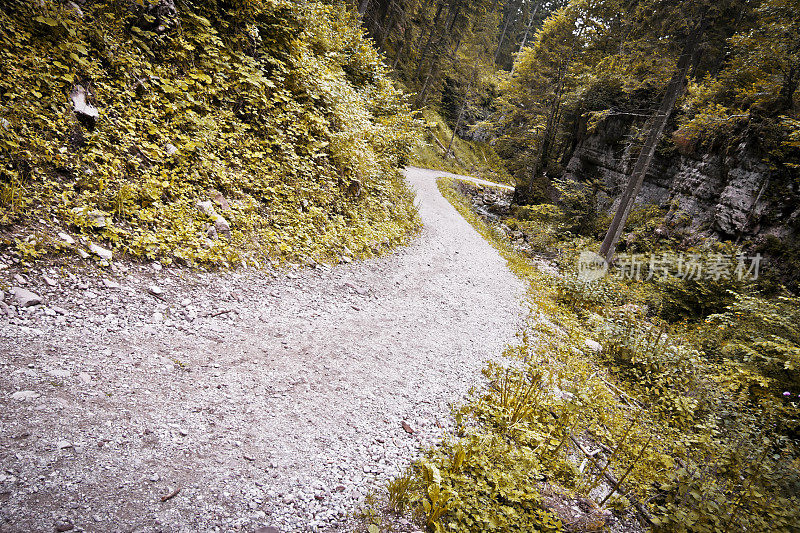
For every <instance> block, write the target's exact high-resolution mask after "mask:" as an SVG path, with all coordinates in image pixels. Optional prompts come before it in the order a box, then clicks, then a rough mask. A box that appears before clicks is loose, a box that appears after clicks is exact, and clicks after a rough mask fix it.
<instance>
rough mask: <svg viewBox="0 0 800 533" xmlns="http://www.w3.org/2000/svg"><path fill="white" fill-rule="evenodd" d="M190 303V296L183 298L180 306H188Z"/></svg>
mask: <svg viewBox="0 0 800 533" xmlns="http://www.w3.org/2000/svg"><path fill="white" fill-rule="evenodd" d="M191 304H192V299H191V298H184V299H183V300H181V307H189V306H190V305H191Z"/></svg>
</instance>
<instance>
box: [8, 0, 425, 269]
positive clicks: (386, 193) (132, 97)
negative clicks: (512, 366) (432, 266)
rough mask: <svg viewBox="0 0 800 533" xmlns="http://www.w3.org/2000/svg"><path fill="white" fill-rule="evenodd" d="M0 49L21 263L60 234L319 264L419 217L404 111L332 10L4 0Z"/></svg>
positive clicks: (200, 254)
mask: <svg viewBox="0 0 800 533" xmlns="http://www.w3.org/2000/svg"><path fill="white" fill-rule="evenodd" d="M39 4H41V5H39ZM176 5H177V8H176V7H175V6H176ZM0 43H2V46H0V72H2V76H0V92H2V95H3V96H2V98H3V100H2V102H3V106H2V110H1V111H0V117H1V118H2V127H0V155H1V156H2V159H3V162H4V164H3V168H2V169H0V239H2V240H1V241H0V242H2V245H3V246H4V247H12V248H14V249H15V250H16V253H17V254H18V255H20V256H22V257H23V258H25V259H29V258H30V257H32V256H33V257H35V256H39V255H42V254H46V253H49V252H51V251H54V250H58V249H70V248H72V246H71V245H69V244H67V243H65V242H64V241H63V240H62V239H61V238H59V237H57V236H56V234H57V233H58V232H62V231H65V232H67V233H72V234H73V235H82V236H83V237H84V238H85V239H84V240H79V241H78V243H77V246H78V247H80V248H83V247H85V246H86V244H87V243H88V242H94V243H107V244H106V246H108V247H111V248H113V249H114V250H115V251H118V252H122V253H125V254H129V255H131V256H139V257H149V258H160V259H161V260H163V261H166V262H170V261H183V262H186V263H188V264H195V263H202V262H216V263H220V264H234V263H246V264H250V263H263V262H264V261H265V260H278V259H281V258H289V259H292V260H301V261H302V260H311V259H312V258H316V259H325V258H326V257H331V256H336V255H338V254H341V253H344V252H343V250H347V249H349V250H350V251H349V252H347V253H348V254H350V253H355V254H365V253H366V254H371V253H374V252H378V251H379V249H380V248H381V247H382V246H385V245H389V244H391V243H397V242H399V241H401V240H402V239H404V238H405V236H406V235H407V234H408V232H409V230H411V229H413V228H414V227H415V226H416V224H417V219H416V213H415V210H414V208H413V205H412V199H411V195H410V193H409V192H408V191H407V190H406V188H405V185H404V184H403V183H402V181H401V179H400V177H399V173H398V171H397V167H398V166H399V165H402V163H403V161H404V159H405V158H406V157H407V154H408V152H409V149H410V144H411V142H412V141H413V139H414V135H415V127H416V126H415V124H414V121H413V119H412V118H411V115H410V110H409V109H410V108H409V104H408V103H407V102H406V101H405V99H404V97H403V96H402V94H401V92H400V90H399V89H397V88H396V87H395V85H394V84H393V82H391V81H390V80H389V78H388V76H387V68H386V67H385V66H384V65H383V64H382V62H381V58H380V56H379V54H378V53H377V52H376V50H375V49H374V47H373V46H372V45H371V44H370V42H369V41H368V40H366V39H365V38H364V36H363V35H362V30H361V29H360V27H359V24H358V20H357V18H356V17H355V15H354V14H353V13H351V12H349V11H348V10H347V9H346V8H344V7H343V6H330V5H324V4H320V3H303V4H295V3H292V2H288V1H283V0H274V1H263V2H262V1H248V2H180V3H176V4H175V5H173V3H172V2H171V1H168V0H162V1H159V2H155V1H149V0H148V1H146V2H141V1H140V2H134V1H132V0H131V1H128V0H109V1H105V2H91V3H87V4H86V5H84V6H83V7H81V8H78V7H75V5H74V4H71V3H69V4H65V3H62V2H54V1H51V2H45V3H36V2H33V3H31V2H22V1H14V2H6V3H4V4H3V7H2V9H1V10H0ZM75 94H78V97H79V98H82V99H83V100H85V102H81V103H86V104H88V105H89V107H90V112H89V114H88V115H87V114H80V113H77V112H74V111H73V102H72V100H74V95H75ZM92 107H93V108H95V109H96V110H97V111H96V114H97V115H98V116H97V117H96V119H93V118H92V117H91V116H90V115H91V108H92ZM207 200H211V201H213V202H214V205H213V206H212V209H211V210H209V209H206V210H205V211H206V212H201V211H200V210H198V208H197V206H196V204H197V203H198V202H201V201H207ZM220 216H222V217H224V218H225V221H226V222H227V223H228V224H229V226H230V236H229V239H226V238H225V237H226V236H227V235H223V234H224V233H227V231H225V230H226V228H225V225H224V224H222V226H221V227H219V225H217V226H218V229H221V230H223V231H221V232H220V235H218V237H217V238H214V230H211V229H210V228H209V226H210V225H211V223H213V222H215V221H217V220H218V217H220Z"/></svg>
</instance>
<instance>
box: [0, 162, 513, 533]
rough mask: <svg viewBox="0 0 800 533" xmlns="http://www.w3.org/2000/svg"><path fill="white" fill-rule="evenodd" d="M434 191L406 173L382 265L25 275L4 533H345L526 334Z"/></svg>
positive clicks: (4, 372)
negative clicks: (417, 230) (411, 218)
mask: <svg viewBox="0 0 800 533" xmlns="http://www.w3.org/2000/svg"><path fill="white" fill-rule="evenodd" d="M441 175H446V173H443V172H438V171H437V172H434V171H428V170H422V169H416V168H409V169H407V171H406V177H407V179H408V180H409V181H410V182H411V184H412V185H413V186H414V187H415V188H416V189H417V192H418V201H419V206H420V211H421V215H422V219H423V222H424V224H425V229H424V230H423V232H422V234H421V236H420V237H419V238H417V239H416V240H415V241H414V242H413V243H412V244H411V245H409V246H407V247H405V248H403V249H401V250H398V251H397V252H395V253H394V254H390V255H387V256H384V257H381V258H377V259H372V260H368V261H364V262H359V263H352V264H343V265H339V266H336V267H333V268H326V267H318V268H316V269H299V270H295V271H291V272H289V273H286V272H284V273H282V274H275V273H264V272H263V271H262V272H235V273H229V274H224V275H219V274H199V273H188V272H186V271H181V270H179V269H168V268H159V265H157V264H155V265H127V266H126V265H122V264H115V266H114V271H113V272H108V271H105V272H103V271H99V270H98V271H94V272H83V273H80V274H70V273H68V272H64V273H61V272H60V271H59V270H58V269H56V268H50V269H46V270H45V271H44V272H42V273H29V274H27V275H26V278H27V279H26V280H25V281H26V282H27V284H26V285H25V287H26V288H27V289H29V290H31V291H34V292H37V293H38V294H40V295H41V296H42V297H43V300H44V305H42V306H34V307H30V308H27V309H21V308H20V309H17V308H16V307H13V306H12V307H11V315H12V316H10V317H4V316H2V313H1V312H0V365H1V366H0V531H3V532H5V531H20V532H23V531H24V532H31V531H53V530H54V529H60V530H65V528H69V527H70V526H71V527H72V529H70V530H71V531H80V530H85V531H103V532H109V531H187V532H189V531H192V532H194V531H239V530H241V531H254V530H256V529H257V528H258V527H259V526H272V527H274V528H276V529H275V530H273V531H308V530H336V529H342V528H343V527H345V526H346V523H347V520H346V517H347V515H348V513H352V512H353V510H354V509H355V508H356V507H357V505H358V503H359V502H360V501H361V500H362V499H363V497H364V495H365V494H366V493H367V491H368V490H370V489H380V487H381V486H382V484H383V483H384V482H385V481H386V480H387V479H388V478H389V477H391V476H393V475H395V474H397V473H399V472H400V471H401V469H403V468H404V467H405V466H406V465H408V464H409V462H410V461H411V460H412V458H413V457H414V456H415V455H416V454H417V453H418V450H419V447H420V446H421V445H426V444H430V443H432V442H434V441H435V439H437V438H439V437H440V436H441V434H442V431H443V430H442V429H440V427H439V426H440V425H441V426H445V427H446V426H447V424H448V413H449V411H448V403H449V402H453V401H457V400H458V399H459V398H461V397H463V395H464V393H465V391H466V390H467V389H468V388H469V387H470V386H472V385H474V384H476V383H478V382H479V381H480V373H479V370H480V368H481V367H482V366H483V362H484V361H485V360H487V359H489V358H491V357H494V356H496V355H498V354H499V353H500V351H501V350H502V348H503V347H504V345H505V344H507V343H508V342H512V341H513V339H514V333H515V331H516V329H517V326H518V325H519V322H520V320H521V319H522V317H523V311H524V309H523V301H522V298H523V296H524V286H523V284H522V282H520V281H519V280H518V279H517V278H516V277H514V276H513V275H512V274H511V273H510V272H509V271H508V270H507V269H506V267H505V262H504V261H503V260H502V259H501V258H500V257H499V255H498V254H497V253H496V252H495V251H494V250H493V249H492V248H491V246H490V245H489V244H488V243H486V242H485V241H484V240H483V239H481V237H480V236H479V235H478V234H477V233H476V232H475V231H474V230H473V229H472V228H471V227H470V226H469V225H468V224H467V223H466V222H465V221H464V220H463V219H462V218H461V217H460V216H459V215H458V213H457V212H456V211H455V210H454V209H453V208H452V207H451V206H450V205H449V204H448V203H447V201H446V200H445V199H444V198H442V196H441V195H440V194H439V192H438V191H437V189H436V184H435V177H436V176H441ZM6 263H8V261H6ZM2 266H3V264H2V263H0V267H2ZM15 272H16V271H15V269H14V266H13V265H9V268H6V269H4V270H0V281H3V282H4V283H6V284H8V285H18V284H20V283H21V280H19V278H17V280H16V281H15V280H14V279H13V276H14V273H15ZM43 275H46V276H47V277H49V278H52V279H50V280H49V281H50V282H51V283H52V284H53V285H49V284H47V283H46V281H48V280H44V278H43V277H42V276H43ZM152 285H156V286H157V287H153V290H149V289H148V288H149V287H151V286H152ZM153 292H155V293H159V292H161V293H160V294H156V295H153V294H152V293H153ZM0 297H2V295H0ZM10 300H11V299H10V297H8V295H6V300H5V301H6V302H9V303H10ZM404 421H405V422H406V424H407V425H409V426H410V428H411V429H412V430H413V433H411V434H409V433H408V432H407V431H406V430H404V428H403V426H402V422H404ZM178 489H179V491H178V492H177V494H174V493H175V492H176V490H178ZM170 495H172V497H171V498H167V499H166V501H162V497H167V496H170Z"/></svg>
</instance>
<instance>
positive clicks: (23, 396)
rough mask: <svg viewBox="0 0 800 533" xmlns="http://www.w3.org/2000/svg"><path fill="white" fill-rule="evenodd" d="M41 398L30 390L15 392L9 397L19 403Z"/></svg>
mask: <svg viewBox="0 0 800 533" xmlns="http://www.w3.org/2000/svg"><path fill="white" fill-rule="evenodd" d="M39 396H41V394H39V393H38V392H34V391H32V390H21V391H17V392H15V393H14V394H12V395H11V399H12V400H18V401H20V402H24V401H28V400H35V399H36V398H38V397H39Z"/></svg>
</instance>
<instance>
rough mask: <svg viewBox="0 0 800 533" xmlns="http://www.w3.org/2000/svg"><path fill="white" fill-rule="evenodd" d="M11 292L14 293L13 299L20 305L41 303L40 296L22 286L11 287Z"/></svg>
mask: <svg viewBox="0 0 800 533" xmlns="http://www.w3.org/2000/svg"><path fill="white" fill-rule="evenodd" d="M11 294H12V295H14V300H15V301H16V302H17V305H18V306H20V307H30V306H32V305H39V304H41V303H42V297H41V296H39V295H38V294H36V293H33V292H31V291H29V290H28V289H23V288H22V287H12V288H11Z"/></svg>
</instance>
